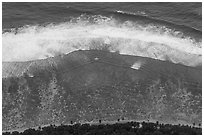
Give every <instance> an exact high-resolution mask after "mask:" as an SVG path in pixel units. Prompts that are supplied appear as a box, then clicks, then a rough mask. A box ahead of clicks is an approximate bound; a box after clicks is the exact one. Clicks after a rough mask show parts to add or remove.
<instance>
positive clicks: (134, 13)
mask: <svg viewBox="0 0 204 137" xmlns="http://www.w3.org/2000/svg"><path fill="white" fill-rule="evenodd" d="M116 12H117V13H120V14H128V15H141V16H148V15H147V14H146V13H145V12H144V11H137V12H128V11H122V10H116Z"/></svg>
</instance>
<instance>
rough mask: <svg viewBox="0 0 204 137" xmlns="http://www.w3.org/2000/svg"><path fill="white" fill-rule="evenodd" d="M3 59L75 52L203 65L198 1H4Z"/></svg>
mask: <svg viewBox="0 0 204 137" xmlns="http://www.w3.org/2000/svg"><path fill="white" fill-rule="evenodd" d="M2 7H3V48H2V49H3V61H28V60H35V59H43V58H47V57H51V56H55V55H59V54H66V53H70V52H72V51H74V50H78V49H82V50H83V49H92V48H97V49H104V48H105V49H108V50H110V51H112V52H115V51H117V52H118V51H119V52H120V53H121V54H128V55H137V56H145V57H150V58H155V59H160V60H167V59H168V60H171V61H172V62H174V63H182V64H184V65H188V66H196V65H200V64H201V63H202V61H201V58H202V53H201V52H202V51H201V43H202V3H3V6H2Z"/></svg>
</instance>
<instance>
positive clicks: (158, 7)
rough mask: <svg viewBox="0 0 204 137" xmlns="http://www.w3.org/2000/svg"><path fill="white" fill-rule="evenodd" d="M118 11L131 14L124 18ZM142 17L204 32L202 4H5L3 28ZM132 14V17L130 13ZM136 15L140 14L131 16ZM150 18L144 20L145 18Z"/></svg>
mask: <svg viewBox="0 0 204 137" xmlns="http://www.w3.org/2000/svg"><path fill="white" fill-rule="evenodd" d="M116 11H123V12H125V13H127V14H125V15H123V16H121V14H118V13H117V12H116ZM84 13H86V14H90V15H98V14H100V15H105V16H115V17H118V18H120V17H121V18H135V19H137V18H140V19H144V20H145V19H146V20H148V19H149V20H150V21H152V22H162V23H163V22H165V23H166V24H172V25H183V27H187V28H194V29H196V30H199V31H201V30H202V4H201V3H149V2H147V3H139V2H138V3H131V2H130V3H88V2H87V3H71V2H70V3H3V29H5V28H12V27H19V26H23V25H30V24H44V23H53V22H63V21H67V20H69V18H70V17H77V16H79V15H81V14H84ZM128 13H130V14H128ZM132 14H137V15H134V16H131V15H132ZM145 15H146V16H147V17H146V18H144V17H143V16H145Z"/></svg>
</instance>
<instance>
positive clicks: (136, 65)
mask: <svg viewBox="0 0 204 137" xmlns="http://www.w3.org/2000/svg"><path fill="white" fill-rule="evenodd" d="M141 66H142V63H141V62H140V61H136V62H135V63H134V64H133V65H132V66H131V68H133V69H137V70H138V69H140V67H141Z"/></svg>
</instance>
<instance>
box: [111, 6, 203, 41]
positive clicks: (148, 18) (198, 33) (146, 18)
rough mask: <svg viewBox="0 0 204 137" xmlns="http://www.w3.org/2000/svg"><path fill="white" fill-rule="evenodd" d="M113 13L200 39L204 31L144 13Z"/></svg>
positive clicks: (119, 11)
mask: <svg viewBox="0 0 204 137" xmlns="http://www.w3.org/2000/svg"><path fill="white" fill-rule="evenodd" d="M113 13H116V14H120V15H124V16H127V17H129V16H135V17H136V18H135V19H137V18H138V19H139V20H144V21H148V22H151V23H156V24H160V25H161V24H163V25H165V26H168V27H171V28H173V29H177V30H179V31H180V30H182V31H185V30H186V32H191V33H194V34H195V35H196V36H195V37H200V39H201V35H202V31H200V30H199V29H197V28H195V27H192V26H187V25H184V24H178V23H175V22H172V21H169V20H165V19H161V18H156V17H152V16H149V15H148V14H147V13H145V12H144V11H137V12H126V11H121V10H116V11H114V12H113Z"/></svg>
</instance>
